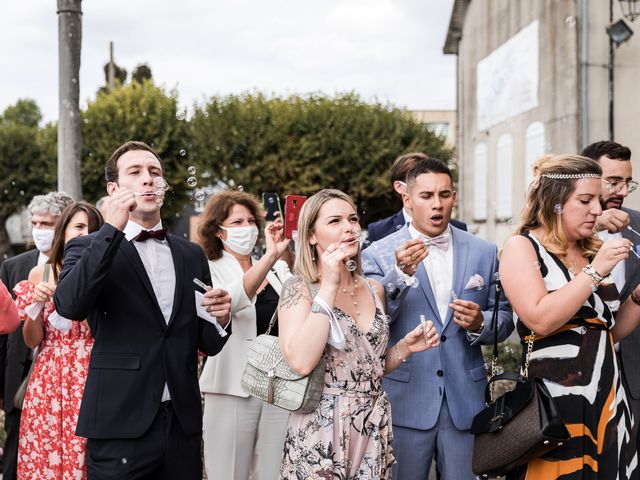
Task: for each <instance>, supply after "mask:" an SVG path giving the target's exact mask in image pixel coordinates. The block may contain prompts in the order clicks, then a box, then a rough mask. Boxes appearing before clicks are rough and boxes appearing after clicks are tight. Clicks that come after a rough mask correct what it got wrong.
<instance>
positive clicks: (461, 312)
mask: <svg viewBox="0 0 640 480" xmlns="http://www.w3.org/2000/svg"><path fill="white" fill-rule="evenodd" d="M403 196H404V200H405V204H406V205H408V206H409V208H411V211H412V218H411V222H410V223H409V224H408V225H405V226H403V227H402V228H401V229H400V230H398V231H397V232H395V233H392V234H391V235H389V236H387V237H385V238H383V239H381V240H378V241H377V242H373V243H372V244H371V246H370V247H369V248H367V249H366V250H364V251H363V252H362V266H363V269H364V273H365V275H366V276H367V277H368V278H373V279H375V280H378V281H379V282H380V283H382V284H383V285H384V286H385V290H386V294H385V296H386V304H387V313H388V314H389V315H390V317H391V322H392V323H391V325H390V329H389V344H390V345H393V344H394V343H395V342H397V341H398V340H399V339H401V338H402V337H403V335H405V333H406V332H408V331H410V330H412V329H413V328H415V327H416V325H418V324H419V322H420V321H421V320H422V318H424V319H426V320H432V321H433V324H434V326H435V327H436V329H437V331H438V333H439V334H440V346H439V347H438V348H433V349H430V350H429V351H425V352H421V353H416V354H414V355H412V356H411V358H410V359H407V360H406V363H403V364H401V365H400V367H399V368H398V369H397V370H395V371H393V372H391V373H389V374H387V375H386V376H385V377H384V379H383V385H384V389H385V390H386V391H387V393H388V394H389V399H390V400H391V406H392V420H393V441H394V444H393V450H394V455H395V456H396V460H397V463H396V464H395V465H394V466H393V478H394V479H395V480H404V479H414V478H415V479H426V478H428V476H429V470H430V467H431V462H432V460H433V458H434V457H435V460H436V465H437V467H438V470H439V472H440V474H441V476H442V479H443V480H467V479H468V480H473V479H475V478H476V477H475V475H474V474H473V472H472V471H471V454H472V450H473V435H472V434H471V433H470V432H469V428H470V427H471V422H472V420H473V417H474V415H475V414H476V413H478V412H479V411H480V410H482V408H483V407H484V391H485V386H486V384H487V371H486V369H485V366H484V359H483V358H482V352H481V349H480V346H481V345H483V344H491V343H492V342H493V338H494V332H495V331H496V330H495V329H497V333H498V339H499V340H500V341H502V340H504V339H506V338H507V337H508V336H509V334H510V333H511V331H512V330H513V321H512V312H511V308H510V307H509V305H508V303H507V301H506V298H505V297H504V295H501V296H500V298H499V303H498V308H499V311H498V318H497V325H496V326H493V327H492V325H491V321H490V320H491V314H492V311H493V307H494V302H495V292H496V283H497V277H496V275H495V274H496V272H497V269H498V259H497V248H496V246H495V245H494V244H491V243H489V242H486V241H484V240H481V239H479V238H478V237H476V236H474V235H471V234H469V233H467V232H465V231H463V230H460V229H458V228H456V227H454V226H452V225H450V223H449V222H450V219H451V211H452V210H453V207H454V205H455V201H456V192H455V191H454V189H453V179H452V175H451V171H450V170H449V167H447V165H446V164H445V163H444V162H442V161H440V160H437V159H434V158H426V159H422V160H419V161H418V162H416V164H415V165H414V166H413V168H411V170H409V172H408V174H407V189H406V192H405V193H404V194H403Z"/></svg>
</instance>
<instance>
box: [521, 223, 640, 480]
mask: <svg viewBox="0 0 640 480" xmlns="http://www.w3.org/2000/svg"><path fill="white" fill-rule="evenodd" d="M524 236H525V237H526V238H528V239H529V240H530V241H531V243H532V244H533V246H534V249H535V251H536V254H537V256H538V263H539V265H540V272H541V273H542V277H543V279H544V283H545V286H546V288H547V291H548V292H553V291H555V290H558V289H560V288H562V287H563V286H564V285H566V284H567V283H568V282H569V281H570V280H571V279H572V274H571V273H570V272H569V271H568V270H567V268H566V267H565V266H564V264H563V263H562V262H561V261H560V259H559V258H558V257H556V256H555V255H553V254H552V253H550V252H548V251H547V250H545V248H544V247H543V246H542V244H541V243H540V242H539V241H538V239H537V238H536V237H535V236H534V235H532V234H530V233H529V234H526V235H524ZM614 324H615V320H614V318H613V315H612V314H611V311H610V310H609V307H608V306H607V305H606V303H605V302H603V301H602V299H601V298H600V296H599V295H598V293H597V292H596V293H594V294H592V295H591V296H590V297H589V298H588V299H587V300H586V301H585V302H584V304H583V305H582V306H581V307H580V309H579V310H578V311H577V312H576V314H575V315H574V316H573V318H571V319H570V320H569V321H568V322H567V323H566V324H564V325H563V326H561V327H560V328H558V329H557V330H556V331H555V332H553V333H551V334H549V335H546V336H539V335H536V336H535V337H534V339H535V342H534V348H533V354H532V358H531V362H530V365H529V375H530V376H535V377H539V378H543V379H544V380H545V384H546V386H547V388H548V389H549V392H550V393H551V395H552V396H553V397H554V399H555V401H556V404H557V406H558V408H559V410H560V413H561V415H562V418H563V419H564V422H565V424H566V426H567V429H568V430H569V432H570V434H571V438H570V440H569V441H567V442H565V444H564V445H563V446H561V447H558V448H557V449H555V450H553V451H551V452H550V453H548V454H547V455H545V456H543V457H541V458H538V459H536V460H533V461H532V462H530V463H529V464H528V465H527V466H526V468H523V469H522V471H520V472H519V473H518V475H513V476H511V478H519V479H521V480H525V479H526V480H553V479H562V480H574V479H620V480H625V479H628V478H629V477H630V475H631V473H632V472H633V471H634V470H635V468H636V465H637V454H636V448H635V429H634V428H633V420H632V418H631V413H630V410H629V407H628V404H627V399H626V395H625V391H624V388H623V386H622V380H621V377H620V372H619V370H618V364H617V360H616V355H615V351H614V347H613V337H612V335H611V328H613V326H614ZM517 331H518V334H519V335H520V338H521V339H522V343H523V345H524V349H525V351H526V342H527V340H528V337H529V334H530V330H529V329H528V328H527V327H526V326H525V325H523V324H522V323H521V322H520V321H518V323H517Z"/></svg>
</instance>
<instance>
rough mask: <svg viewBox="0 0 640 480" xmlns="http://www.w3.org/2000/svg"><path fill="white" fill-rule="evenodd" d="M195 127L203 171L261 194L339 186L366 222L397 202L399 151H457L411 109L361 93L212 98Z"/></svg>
mask: <svg viewBox="0 0 640 480" xmlns="http://www.w3.org/2000/svg"><path fill="white" fill-rule="evenodd" d="M189 127H190V136H191V142H192V145H193V147H192V148H191V149H190V153H191V155H192V160H193V161H194V162H195V163H197V164H198V166H199V168H200V171H201V172H204V173H205V174H210V175H211V177H212V178H214V179H220V181H222V182H223V183H224V184H226V185H228V186H230V187H237V186H238V185H242V186H243V187H244V190H245V191H250V192H252V193H255V194H257V195H258V194H260V193H261V192H268V191H274V192H279V193H280V194H281V195H285V194H294V193H295V194H305V195H310V194H313V193H315V192H317V191H318V190H320V189H322V188H328V187H332V188H338V189H340V190H343V191H345V192H347V193H349V194H350V195H352V196H353V198H354V200H355V201H356V203H357V204H358V206H359V208H360V214H361V216H362V217H363V222H364V223H367V222H368V221H370V220H375V219H378V218H382V217H384V216H387V215H389V214H391V213H393V212H395V211H397V210H398V208H399V205H400V203H399V201H398V199H397V197H396V195H395V193H393V192H392V189H391V186H390V182H389V170H390V168H391V165H392V163H393V161H394V159H395V158H396V157H397V156H399V155H401V154H403V153H407V152H411V151H422V152H426V153H428V154H429V155H431V156H435V157H438V158H441V159H443V160H445V161H448V160H449V159H450V158H451V155H452V152H451V150H450V149H448V148H447V147H446V146H445V144H444V142H443V140H442V139H441V138H440V137H437V136H436V135H434V134H433V133H431V132H429V131H428V130H427V129H426V127H425V126H424V125H422V124H420V123H418V122H417V121H415V120H414V119H413V118H411V117H410V116H409V115H408V114H407V113H406V112H405V111H402V110H399V109H397V108H394V107H391V106H389V105H383V104H380V103H376V104H367V103H365V102H364V101H363V100H362V99H360V98H359V97H358V96H357V95H356V94H344V95H338V96H336V97H334V98H329V97H326V96H320V95H310V96H306V97H301V96H290V97H287V98H267V97H265V96H263V95H261V94H245V95H241V96H227V97H213V98H211V99H210V101H209V102H208V103H206V104H205V105H198V106H196V108H195V112H194V115H193V118H192V119H191V121H190V125H189Z"/></svg>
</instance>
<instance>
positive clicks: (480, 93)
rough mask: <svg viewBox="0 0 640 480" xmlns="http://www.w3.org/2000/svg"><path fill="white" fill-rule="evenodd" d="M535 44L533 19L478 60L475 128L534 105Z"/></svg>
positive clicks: (513, 114) (523, 110) (535, 84)
mask: <svg viewBox="0 0 640 480" xmlns="http://www.w3.org/2000/svg"><path fill="white" fill-rule="evenodd" d="M538 48H539V47H538V21H537V20H536V21H534V22H532V23H530V24H529V25H527V26H526V27H525V28H523V29H522V30H520V31H519V32H518V33H517V34H515V35H514V36H513V37H511V38H510V39H509V40H507V41H506V42H505V43H504V44H502V45H501V46H499V47H498V48H496V49H495V50H494V51H493V52H491V53H490V54H489V55H488V56H487V57H485V58H483V59H482V60H481V61H480V62H478V65H477V67H476V75H477V92H476V93H477V98H478V131H481V130H486V129H487V128H489V127H491V126H493V125H496V124H498V123H500V122H503V121H505V120H507V119H509V118H511V117H513V116H515V115H518V114H520V113H522V112H526V111H527V110H531V109H532V108H535V107H537V106H538Z"/></svg>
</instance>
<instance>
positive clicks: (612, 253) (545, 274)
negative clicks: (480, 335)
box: [500, 155, 640, 480]
mask: <svg viewBox="0 0 640 480" xmlns="http://www.w3.org/2000/svg"><path fill="white" fill-rule="evenodd" d="M601 174H602V171H601V169H600V166H599V165H598V164H597V163H596V162H595V161H593V160H591V159H588V158H585V157H580V156H577V155H547V156H544V157H542V158H541V159H539V160H538V162H537V163H536V164H535V166H534V175H535V178H534V180H533V181H532V183H531V185H530V188H529V191H528V193H527V202H526V206H525V208H524V211H523V214H522V221H521V223H520V225H519V226H518V228H517V230H516V232H515V233H516V234H515V235H514V236H513V237H511V238H510V239H509V240H507V242H506V243H505V246H504V250H503V251H502V255H501V259H500V278H501V281H502V285H503V287H504V290H505V293H506V295H507V297H508V298H509V301H510V302H511V305H512V306H513V310H514V312H516V313H517V315H518V323H517V331H518V333H519V335H520V337H521V340H522V343H523V345H524V346H525V348H524V351H525V352H526V350H527V348H526V347H527V346H529V345H531V348H532V353H531V355H530V363H529V369H528V373H529V376H530V377H539V378H542V379H544V381H545V384H546V386H547V388H548V389H549V392H550V393H551V395H552V396H553V397H554V399H555V402H556V405H557V406H558V409H559V411H560V414H561V416H562V418H563V420H564V422H565V425H566V427H567V429H568V431H569V433H570V435H571V438H570V439H569V440H568V441H567V442H565V443H564V444H563V445H562V446H560V447H558V448H556V449H554V450H552V451H551V452H549V453H548V454H546V455H544V456H542V457H540V458H537V459H534V460H532V461H531V462H530V463H529V464H528V465H526V466H525V467H524V468H522V469H521V470H520V471H518V472H517V473H514V474H512V475H511V478H514V479H515V478H519V479H524V478H526V479H527V480H537V479H539V480H551V479H557V478H562V479H563V480H571V479H578V478H579V479H585V478H618V479H627V478H629V475H630V474H631V473H632V471H633V469H634V468H635V466H636V464H637V459H636V458H635V457H636V451H635V444H634V442H633V441H631V439H635V433H632V429H633V425H632V420H631V415H630V411H629V408H628V405H627V400H626V396H625V392H624V388H623V386H622V383H621V377H620V375H619V371H618V366H617V362H616V356H615V352H614V348H613V345H614V342H617V341H619V340H620V339H622V338H624V337H625V336H626V335H628V334H629V333H630V332H631V331H632V330H633V329H634V328H636V327H637V325H638V323H639V321H640V289H639V288H636V289H635V290H634V292H633V293H632V294H631V296H630V298H629V299H628V300H627V301H626V302H625V303H624V304H623V305H621V307H620V309H619V311H618V314H617V316H616V317H615V318H614V317H613V315H612V313H611V311H610V310H609V308H608V306H607V304H606V302H605V301H604V300H603V292H604V289H603V287H602V285H603V283H604V282H603V281H604V279H605V278H606V277H607V276H608V275H609V273H610V272H611V270H612V269H613V267H614V266H615V265H616V264H617V263H618V262H620V261H623V260H625V259H626V258H627V256H628V255H629V249H630V248H631V247H632V245H631V242H629V240H626V239H623V238H620V239H612V240H608V241H607V242H605V243H602V242H601V241H600V240H598V238H597V237H596V236H595V235H594V233H593V227H594V225H595V221H596V218H597V217H598V215H600V214H601V213H602V208H601V207H600V201H599V196H600V192H601V188H602V186H601ZM604 296H605V297H606V296H607V295H604Z"/></svg>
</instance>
